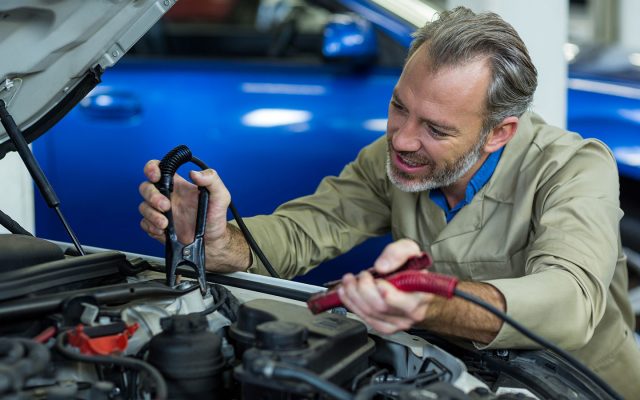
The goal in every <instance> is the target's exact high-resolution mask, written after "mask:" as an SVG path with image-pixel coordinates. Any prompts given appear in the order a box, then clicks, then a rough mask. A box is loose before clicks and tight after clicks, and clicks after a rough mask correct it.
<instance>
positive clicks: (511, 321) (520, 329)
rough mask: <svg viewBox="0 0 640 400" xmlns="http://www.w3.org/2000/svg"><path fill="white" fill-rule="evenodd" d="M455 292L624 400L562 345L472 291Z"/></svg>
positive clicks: (610, 393)
mask: <svg viewBox="0 0 640 400" xmlns="http://www.w3.org/2000/svg"><path fill="white" fill-rule="evenodd" d="M453 294H454V295H455V296H458V297H460V298H462V299H465V300H467V301H469V302H471V303H473V304H476V305H478V306H480V307H482V308H484V309H485V310H487V311H489V312H490V313H492V314H494V315H495V316H497V317H498V318H500V319H502V320H503V321H504V322H506V323H508V324H509V325H511V326H512V327H513V328H515V330H517V331H518V332H520V333H521V334H523V335H524V336H526V337H527V338H529V339H531V340H533V341H534V342H536V343H538V344H539V345H541V346H542V347H545V348H548V349H550V350H551V351H553V352H554V353H556V354H557V355H559V356H560V357H561V358H564V359H565V360H566V361H567V362H568V363H569V364H571V366H573V367H574V368H575V369H577V370H578V371H580V372H582V373H583V374H584V375H586V376H587V377H588V378H589V379H591V380H592V381H594V382H595V383H596V384H597V385H598V386H600V387H601V388H602V389H603V390H604V391H605V392H607V393H608V394H609V395H610V396H611V397H613V398H614V399H620V400H622V396H620V395H619V394H618V393H616V391H615V390H613V388H612V387H611V386H609V384H608V383H606V382H605V381H604V380H602V378H600V377H599V376H598V375H596V374H595V373H594V372H593V371H591V370H590V369H589V368H587V367H586V366H585V365H584V364H582V363H581V362H580V361H578V360H577V359H576V358H575V357H573V356H572V355H571V354H569V353H567V352H566V351H564V350H562V349H561V348H560V347H558V346H556V345H555V344H553V343H551V342H550V341H548V340H547V339H545V338H543V337H541V336H539V335H537V334H536V333H534V332H532V331H531V330H529V329H528V328H526V327H524V326H523V325H521V324H520V323H519V322H517V321H516V320H514V319H513V318H511V317H510V316H508V315H507V314H505V313H504V312H502V311H501V310H498V309H497V308H495V307H494V306H492V305H491V304H489V303H487V302H485V301H483V300H481V299H479V298H478V297H476V296H474V295H472V294H470V293H467V292H464V291H462V290H460V289H454V292H453Z"/></svg>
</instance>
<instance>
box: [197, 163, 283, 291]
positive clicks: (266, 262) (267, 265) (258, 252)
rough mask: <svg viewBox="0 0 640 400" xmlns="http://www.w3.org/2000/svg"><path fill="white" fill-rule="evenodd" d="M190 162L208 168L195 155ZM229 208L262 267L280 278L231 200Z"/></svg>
mask: <svg viewBox="0 0 640 400" xmlns="http://www.w3.org/2000/svg"><path fill="white" fill-rule="evenodd" d="M191 162H193V163H194V164H196V165H197V166H198V167H200V168H201V169H203V170H205V169H209V167H208V166H207V164H205V163H204V162H203V161H202V160H200V159H199V158H197V157H194V156H192V157H191ZM229 209H230V210H231V214H233V218H234V219H235V220H236V222H237V223H238V227H239V228H240V230H241V231H242V234H243V235H244V238H245V239H246V240H247V243H248V244H249V246H250V247H251V249H253V251H254V252H255V253H256V255H257V256H258V258H259V259H260V261H262V264H264V267H265V268H266V269H267V271H268V272H269V274H270V275H271V276H272V277H274V278H280V275H278V273H277V272H276V270H275V269H274V268H273V266H272V265H271V263H270V262H269V260H268V259H267V257H266V256H265V255H264V253H263V252H262V249H261V248H260V246H258V243H256V241H255V239H254V238H253V235H252V234H251V232H249V228H247V225H245V223H244V220H243V219H242V217H241V216H240V214H239V213H238V210H236V207H235V206H234V205H233V202H230V203H229Z"/></svg>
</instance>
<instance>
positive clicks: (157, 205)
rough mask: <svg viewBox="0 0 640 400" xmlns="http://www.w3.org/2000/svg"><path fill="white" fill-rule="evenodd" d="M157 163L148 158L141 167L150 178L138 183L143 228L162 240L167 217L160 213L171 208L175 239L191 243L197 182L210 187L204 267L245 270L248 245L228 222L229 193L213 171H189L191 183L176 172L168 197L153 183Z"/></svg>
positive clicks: (224, 270) (228, 270) (157, 176)
mask: <svg viewBox="0 0 640 400" xmlns="http://www.w3.org/2000/svg"><path fill="white" fill-rule="evenodd" d="M158 164H159V161H158V160H151V161H149V162H148V163H147V164H146V165H145V167H144V174H145V175H146V177H147V179H148V180H149V181H147V182H143V183H142V184H140V188H139V191H140V195H141V196H142V198H143V199H144V201H143V202H142V203H140V206H139V207H138V210H139V211H140V214H142V217H143V218H142V221H140V226H141V227H142V229H143V230H144V231H145V232H147V234H149V236H151V237H153V238H154V239H157V240H159V241H161V242H163V243H164V241H165V236H164V229H165V228H166V227H167V224H168V220H167V218H166V217H165V216H164V214H163V213H165V212H167V211H169V209H171V211H172V214H173V223H174V226H175V229H176V234H177V235H178V240H179V241H180V242H181V243H183V244H186V243H191V242H192V241H193V239H194V231H195V222H196V221H195V220H196V218H195V217H196V211H197V206H198V186H203V187H205V188H207V190H208V191H209V206H208V209H207V225H206V228H205V245H206V252H207V254H206V258H207V268H208V269H210V270H213V271H218V272H231V271H244V270H246V269H247V267H248V266H249V264H250V252H249V248H248V245H247V244H246V241H244V238H243V237H242V234H241V233H240V232H239V231H238V230H237V228H235V227H234V226H232V225H228V224H227V209H228V208H229V204H230V203H231V195H230V194H229V191H228V190H227V188H226V187H225V185H224V183H223V182H222V180H221V179H220V177H219V176H218V174H217V173H216V171H214V170H212V169H207V170H205V171H191V173H190V174H189V176H190V178H191V180H192V181H193V183H190V182H187V181H186V180H185V179H184V178H182V177H181V176H180V175H178V174H176V175H175V176H174V180H173V192H172V194H171V201H169V199H168V198H167V197H165V196H164V195H163V194H162V193H160V191H159V190H158V189H157V188H156V187H155V185H154V183H156V182H158V181H159V180H160V168H159V166H158Z"/></svg>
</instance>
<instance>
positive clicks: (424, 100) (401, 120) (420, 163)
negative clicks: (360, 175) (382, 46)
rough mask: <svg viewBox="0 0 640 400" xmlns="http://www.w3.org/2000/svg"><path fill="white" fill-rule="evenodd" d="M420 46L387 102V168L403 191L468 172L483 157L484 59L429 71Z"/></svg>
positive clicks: (455, 178)
mask: <svg viewBox="0 0 640 400" xmlns="http://www.w3.org/2000/svg"><path fill="white" fill-rule="evenodd" d="M425 49H426V47H425V45H423V46H422V47H421V48H420V49H418V51H416V52H415V53H414V55H413V56H412V57H411V59H410V60H409V61H408V62H407V64H406V66H405V68H404V70H403V72H402V75H401V76H400V79H399V80H398V83H397V85H396V87H395V90H394V93H393V96H392V98H391V103H390V104H389V119H388V123H387V139H388V142H389V154H388V158H387V174H388V176H389V179H390V180H391V182H393V183H394V184H395V185H396V186H397V187H398V188H399V189H400V190H403V191H407V192H418V191H423V190H428V189H433V188H437V187H446V186H450V185H452V184H453V183H455V182H457V181H459V180H460V179H461V178H470V175H472V174H473V173H475V170H477V168H473V167H474V166H478V167H479V165H480V164H481V162H484V159H486V155H485V153H484V151H483V147H484V144H485V141H486V136H484V137H483V136H482V135H481V131H482V122H483V116H484V105H485V97H486V93H487V88H488V84H489V82H490V70H489V67H488V65H487V64H486V60H484V59H480V60H477V61H472V62H469V63H467V64H466V65H462V66H455V67H442V68H440V69H439V70H438V71H435V72H434V71H431V70H430V69H429V68H428V59H427V52H426V50H425Z"/></svg>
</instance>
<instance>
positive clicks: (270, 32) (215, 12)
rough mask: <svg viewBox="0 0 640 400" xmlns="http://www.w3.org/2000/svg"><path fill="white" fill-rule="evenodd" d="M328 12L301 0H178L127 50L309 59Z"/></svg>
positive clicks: (318, 44) (316, 47)
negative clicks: (138, 41) (152, 27)
mask: <svg viewBox="0 0 640 400" xmlns="http://www.w3.org/2000/svg"><path fill="white" fill-rule="evenodd" d="M331 14H332V13H331V11H330V10H328V9H326V8H324V7H319V6H316V5H314V4H311V3H310V2H308V1H303V0H262V1H255V0H242V1H240V0H181V1H179V2H177V3H176V5H175V6H174V7H173V8H172V9H171V10H170V11H169V12H168V13H167V14H166V15H165V16H164V17H163V18H162V20H161V21H159V23H158V24H156V26H155V27H154V29H153V30H152V31H150V32H149V33H148V34H147V35H146V36H145V37H144V38H143V39H142V40H141V41H140V43H139V44H137V45H136V46H135V47H134V48H133V49H132V51H131V54H132V55H133V56H141V55H144V56H150V55H151V56H164V57H189V58H192V57H215V58H230V57H238V58H270V57H273V58H309V59H314V58H318V57H320V56H321V54H322V53H321V46H322V33H323V27H324V25H325V24H326V23H327V22H328V21H329V18H330V17H331Z"/></svg>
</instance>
